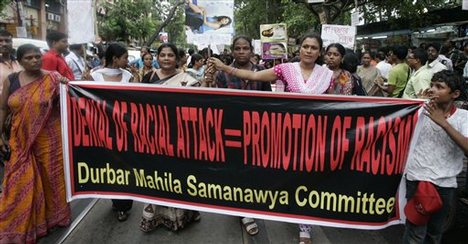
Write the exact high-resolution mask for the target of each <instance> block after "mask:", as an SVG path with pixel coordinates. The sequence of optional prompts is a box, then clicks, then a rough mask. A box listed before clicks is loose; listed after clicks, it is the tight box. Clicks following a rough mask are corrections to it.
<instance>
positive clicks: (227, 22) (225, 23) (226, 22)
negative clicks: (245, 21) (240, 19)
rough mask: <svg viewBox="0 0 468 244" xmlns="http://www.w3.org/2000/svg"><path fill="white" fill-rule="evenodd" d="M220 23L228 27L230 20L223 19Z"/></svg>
mask: <svg viewBox="0 0 468 244" xmlns="http://www.w3.org/2000/svg"><path fill="white" fill-rule="evenodd" d="M219 22H220V23H221V24H222V25H227V24H229V19H228V18H222V19H221V20H220V21H219Z"/></svg>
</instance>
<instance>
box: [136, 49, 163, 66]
mask: <svg viewBox="0 0 468 244" xmlns="http://www.w3.org/2000/svg"><path fill="white" fill-rule="evenodd" d="M148 53H149V54H151V52H150V50H149V48H148V47H142V48H141V49H140V57H139V58H137V59H135V60H133V61H132V62H130V66H134V67H135V68H137V69H141V68H143V66H144V60H143V57H144V56H145V55H146V54H148ZM152 65H153V68H155V69H158V68H159V64H158V61H157V60H156V59H154V58H153V61H152Z"/></svg>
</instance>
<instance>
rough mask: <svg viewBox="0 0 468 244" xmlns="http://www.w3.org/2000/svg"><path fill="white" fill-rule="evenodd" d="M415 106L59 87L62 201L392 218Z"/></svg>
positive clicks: (327, 220) (324, 221)
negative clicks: (95, 199) (124, 201)
mask: <svg viewBox="0 0 468 244" xmlns="http://www.w3.org/2000/svg"><path fill="white" fill-rule="evenodd" d="M421 105H422V104H421V102H419V101H410V100H403V99H401V100H397V99H383V98H370V97H353V96H326V95H324V96H309V95H304V94H291V93H282V94H280V93H261V92H240V91H234V90H226V89H224V90H219V89H190V88H170V87H162V86H151V85H142V84H134V85H131V84H128V85H123V84H116V85H110V84H108V83H107V84H103V83H91V82H88V83H86V82H77V83H71V84H69V85H68V86H67V87H64V88H63V89H62V112H63V114H62V120H63V123H64V125H66V126H64V128H65V129H64V141H65V142H64V152H65V153H64V158H65V164H66V170H67V178H68V179H67V182H68V185H67V188H68V192H67V194H68V197H69V199H70V200H72V199H76V198H88V197H99V198H128V199H135V200H139V201H145V202H151V203H155V204H161V205H166V206H174V207H182V208H188V209H196V210H202V211H210V212H216V213H224V214H231V215H239V216H252V217H257V218H265V219H271V220H280V221H288V222H296V223H314V224H321V225H330V226H347V227H352V228H369V229H376V228H383V227H385V226H388V225H390V224H395V223H400V222H401V221H400V210H401V208H400V207H399V205H398V200H399V199H398V198H399V197H398V193H397V190H398V187H399V182H400V180H401V176H402V172H403V170H404V165H405V160H406V158H407V154H408V150H409V146H410V141H411V138H412V136H413V132H414V130H415V126H416V122H417V120H418V110H419V108H420V107H421Z"/></svg>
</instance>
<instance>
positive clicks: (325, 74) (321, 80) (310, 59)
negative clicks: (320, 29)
mask: <svg viewBox="0 0 468 244" xmlns="http://www.w3.org/2000/svg"><path fill="white" fill-rule="evenodd" d="M299 44H300V53H299V57H300V62H296V63H283V64H278V65H276V66H274V67H273V68H270V69H267V70H262V71H258V72H254V71H252V70H246V69H238V68H236V67H233V66H227V65H225V64H223V62H221V61H220V60H218V59H216V58H210V60H209V66H210V67H209V69H211V68H216V69H217V70H220V71H223V72H225V73H228V74H230V75H233V76H236V77H239V78H241V79H244V80H254V81H263V82H274V81H276V80H280V81H281V82H283V83H284V85H285V88H284V89H285V91H286V92H295V93H306V94H325V93H333V90H332V89H330V88H333V84H334V80H333V71H331V70H329V69H328V68H326V67H322V66H321V65H319V64H317V61H318V60H319V58H320V51H321V50H322V46H323V41H322V38H321V37H320V35H318V34H316V33H309V34H305V35H304V36H303V37H302V38H301V40H300V43H299ZM299 228H300V232H299V238H300V242H301V243H305V244H306V243H311V242H312V241H311V238H310V232H311V229H312V228H311V226H310V225H299Z"/></svg>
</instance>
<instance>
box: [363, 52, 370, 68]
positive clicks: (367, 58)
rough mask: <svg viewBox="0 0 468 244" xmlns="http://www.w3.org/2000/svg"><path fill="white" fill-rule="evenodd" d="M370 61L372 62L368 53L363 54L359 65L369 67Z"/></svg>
mask: <svg viewBox="0 0 468 244" xmlns="http://www.w3.org/2000/svg"><path fill="white" fill-rule="evenodd" d="M371 60H372V58H371V56H370V55H369V54H368V53H365V54H364V55H362V58H361V63H362V65H364V66H369V65H370V62H371Z"/></svg>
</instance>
